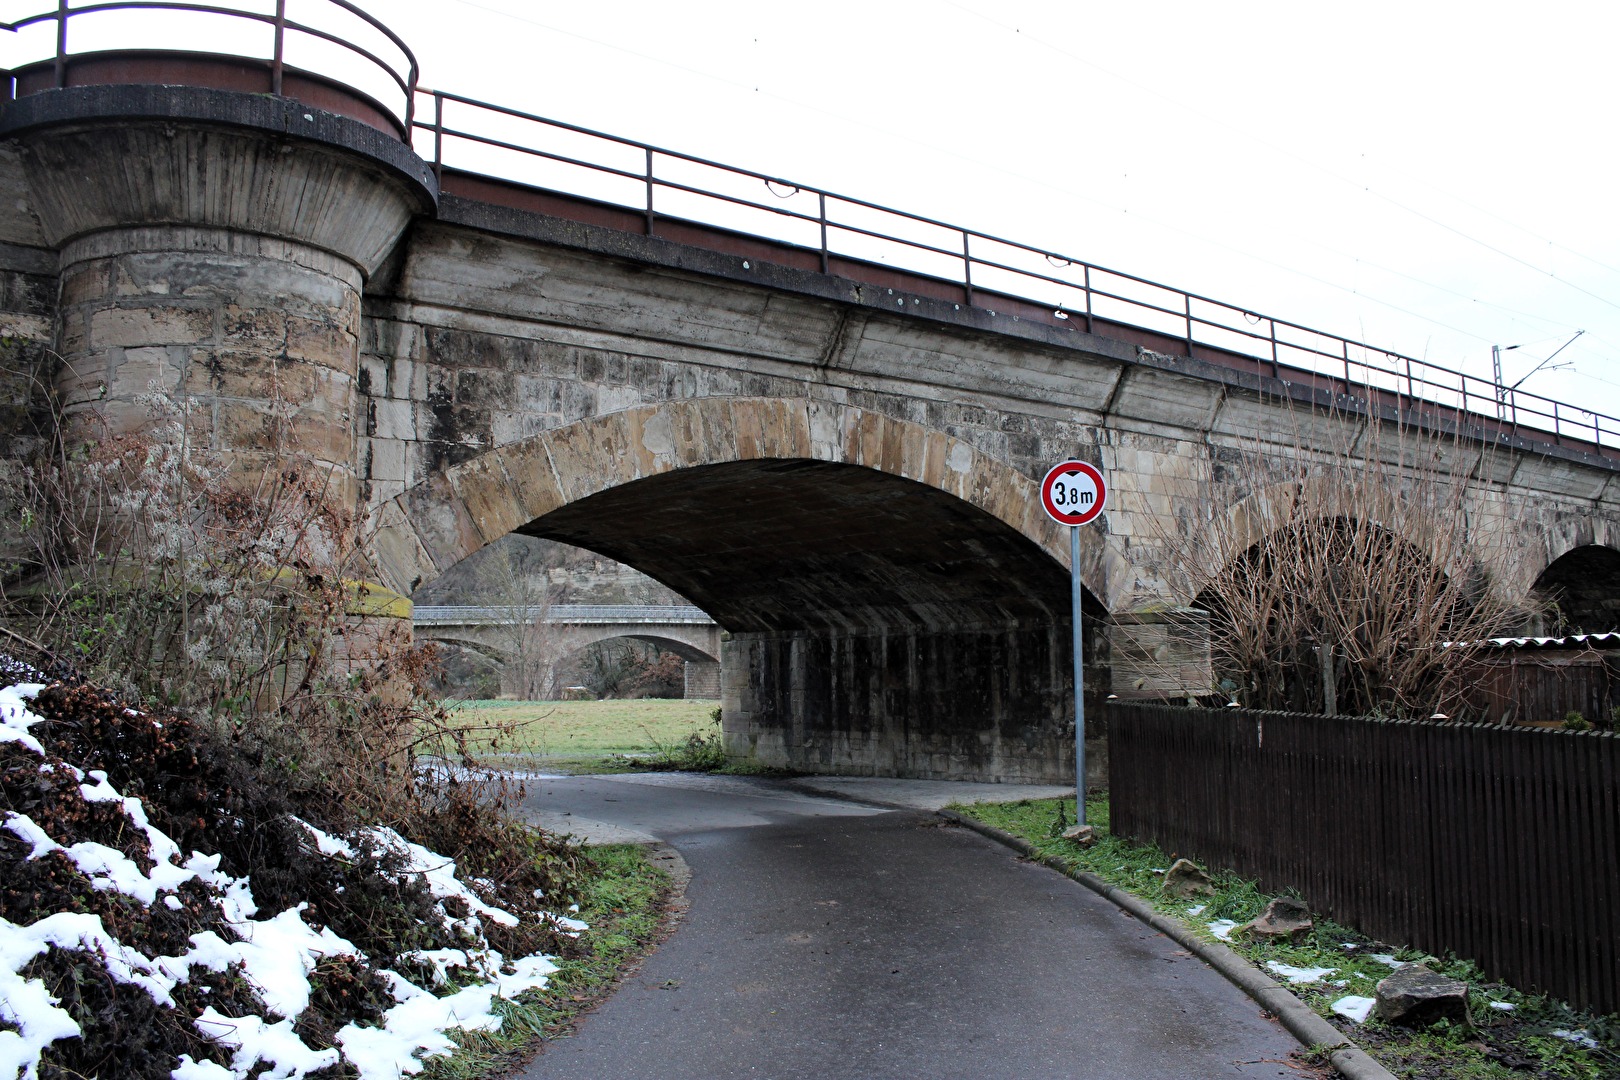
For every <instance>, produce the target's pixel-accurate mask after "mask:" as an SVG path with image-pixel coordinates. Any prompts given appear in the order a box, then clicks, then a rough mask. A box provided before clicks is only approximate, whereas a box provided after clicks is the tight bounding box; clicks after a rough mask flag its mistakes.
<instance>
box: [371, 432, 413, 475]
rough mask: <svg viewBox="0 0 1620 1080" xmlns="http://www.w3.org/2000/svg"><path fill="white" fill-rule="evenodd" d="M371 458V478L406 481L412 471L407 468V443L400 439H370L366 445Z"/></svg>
mask: <svg viewBox="0 0 1620 1080" xmlns="http://www.w3.org/2000/svg"><path fill="white" fill-rule="evenodd" d="M366 452H369V460H371V473H369V479H379V481H405V479H410V473H408V471H407V470H405V444H403V442H400V440H399V439H369V440H368V445H366Z"/></svg>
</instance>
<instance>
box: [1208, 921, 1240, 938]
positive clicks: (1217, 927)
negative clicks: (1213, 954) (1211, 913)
mask: <svg viewBox="0 0 1620 1080" xmlns="http://www.w3.org/2000/svg"><path fill="white" fill-rule="evenodd" d="M1206 925H1207V926H1208V927H1209V932H1210V933H1212V934H1214V935H1215V936H1216V937H1218V938H1220V939H1221V940H1222V941H1231V940H1232V931H1234V930H1236V929H1237V923H1235V922H1233V921H1232V920H1231V919H1216V920H1215V921H1214V922H1212V923H1207V924H1206Z"/></svg>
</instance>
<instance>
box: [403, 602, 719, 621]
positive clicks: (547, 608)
mask: <svg viewBox="0 0 1620 1080" xmlns="http://www.w3.org/2000/svg"><path fill="white" fill-rule="evenodd" d="M411 616H412V619H413V620H414V621H416V622H419V623H420V622H426V623H434V622H436V623H444V624H450V625H468V626H471V625H484V624H499V625H511V624H516V623H525V622H529V621H533V620H535V619H538V618H541V617H543V618H544V619H545V621H546V622H553V623H572V622H599V623H618V624H623V625H634V624H637V623H648V624H662V623H710V624H712V623H713V622H714V619H713V618H711V617H710V615H709V613H708V612H706V611H704V610H703V609H702V608H700V607H697V606H695V605H690V604H685V605H676V604H671V605H667V606H665V605H658V604H550V605H546V604H481V605H480V604H438V605H434V604H421V605H418V606H417V607H416V608H415V609H414V610H413V611H412V613H411Z"/></svg>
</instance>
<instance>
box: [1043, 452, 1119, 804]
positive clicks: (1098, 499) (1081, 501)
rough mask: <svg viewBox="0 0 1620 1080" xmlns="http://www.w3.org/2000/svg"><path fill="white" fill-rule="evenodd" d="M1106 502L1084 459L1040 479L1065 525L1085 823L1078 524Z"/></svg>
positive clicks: (1051, 510) (1049, 509)
mask: <svg viewBox="0 0 1620 1080" xmlns="http://www.w3.org/2000/svg"><path fill="white" fill-rule="evenodd" d="M1107 503H1108V484H1107V483H1106V482H1105V481H1104V480H1103V475H1102V472H1101V470H1099V469H1098V468H1097V467H1096V466H1095V465H1091V464H1088V463H1087V462H1084V461H1065V462H1062V463H1060V464H1057V465H1054V466H1052V468H1051V470H1050V471H1049V472H1047V474H1046V479H1044V480H1042V481H1041V506H1042V507H1043V508H1044V509H1045V510H1046V513H1047V514H1048V516H1050V517H1051V518H1052V520H1054V521H1056V522H1057V523H1058V524H1060V525H1067V526H1069V584H1070V594H1071V600H1072V605H1073V612H1072V618H1071V621H1072V622H1073V624H1074V795H1075V803H1074V805H1075V811H1074V816H1075V824H1076V825H1085V823H1086V695H1085V680H1086V674H1085V671H1086V658H1085V645H1084V641H1085V638H1084V635H1083V627H1082V625H1081V621H1080V620H1081V612H1080V598H1081V593H1082V586H1081V583H1080V526H1082V525H1085V524H1087V523H1088V522H1091V521H1094V520H1096V518H1097V516H1098V515H1099V514H1101V513H1102V512H1103V507H1104V506H1106V505H1107Z"/></svg>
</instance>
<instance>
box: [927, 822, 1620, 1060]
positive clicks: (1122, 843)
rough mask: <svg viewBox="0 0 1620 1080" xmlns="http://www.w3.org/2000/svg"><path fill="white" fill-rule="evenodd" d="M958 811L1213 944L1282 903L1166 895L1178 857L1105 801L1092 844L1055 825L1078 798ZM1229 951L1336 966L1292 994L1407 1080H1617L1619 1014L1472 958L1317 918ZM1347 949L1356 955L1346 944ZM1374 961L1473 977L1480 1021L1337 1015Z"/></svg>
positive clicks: (1369, 977)
mask: <svg viewBox="0 0 1620 1080" xmlns="http://www.w3.org/2000/svg"><path fill="white" fill-rule="evenodd" d="M1060 807H1061V809H1060ZM952 809H953V810H956V811H957V812H959V813H962V814H965V815H968V816H970V817H974V818H977V819H978V820H979V821H982V822H984V823H985V824H987V825H993V826H995V827H996V828H998V829H1001V830H1002V831H1004V832H1008V833H1011V834H1013V835H1014V836H1019V837H1022V838H1023V839H1025V840H1028V841H1029V842H1030V843H1032V844H1033V845H1034V846H1035V848H1036V850H1037V851H1038V852H1039V853H1040V854H1041V855H1043V856H1045V857H1046V858H1049V859H1051V860H1053V861H1055V862H1057V863H1058V864H1060V865H1062V866H1065V867H1067V868H1069V869H1070V870H1073V871H1079V872H1087V873H1092V874H1095V875H1097V876H1098V877H1100V878H1102V879H1103V880H1104V881H1106V882H1108V883H1109V884H1111V885H1116V886H1118V887H1120V888H1123V889H1126V890H1127V891H1129V892H1131V893H1133V894H1135V895H1136V896H1138V897H1140V898H1141V899H1143V900H1146V901H1147V902H1149V903H1150V904H1152V905H1153V906H1154V907H1155V908H1157V909H1158V910H1159V911H1160V912H1162V913H1164V914H1166V915H1170V916H1172V917H1175V918H1178V919H1180V920H1181V921H1182V922H1184V923H1186V924H1187V925H1189V926H1191V927H1192V928H1193V929H1194V930H1195V932H1197V933H1199V934H1201V935H1202V936H1203V937H1205V938H1206V939H1208V940H1210V941H1217V940H1220V939H1219V938H1217V937H1216V935H1215V934H1213V933H1212V932H1211V931H1210V930H1209V927H1208V924H1209V923H1210V922H1212V921H1214V920H1216V919H1231V920H1232V921H1234V922H1236V923H1238V924H1239V925H1241V924H1243V923H1245V922H1247V921H1248V920H1250V919H1252V918H1254V917H1255V916H1256V915H1258V914H1260V911H1261V909H1262V908H1264V907H1265V904H1266V901H1267V900H1268V899H1270V897H1271V896H1272V895H1274V894H1270V893H1266V892H1264V891H1262V890H1261V889H1260V887H1259V886H1258V885H1256V884H1255V883H1254V882H1252V881H1247V880H1245V879H1243V878H1240V877H1238V876H1237V875H1236V874H1233V873H1230V872H1228V871H1223V870H1219V869H1214V870H1211V871H1210V877H1211V878H1212V879H1213V881H1214V884H1215V888H1216V894H1215V895H1214V896H1212V897H1199V898H1197V899H1196V900H1191V901H1187V900H1177V899H1173V898H1171V897H1168V896H1166V895H1165V893H1164V892H1163V890H1162V888H1161V881H1162V875H1163V872H1164V870H1166V869H1167V868H1168V867H1169V866H1170V864H1171V863H1172V862H1174V861H1175V856H1174V855H1173V854H1170V853H1166V852H1164V851H1162V850H1160V849H1159V848H1158V847H1156V846H1154V845H1152V844H1138V843H1134V842H1131V841H1127V840H1124V839H1121V838H1120V837H1117V836H1114V835H1113V834H1112V833H1111V832H1110V831H1109V829H1108V802H1107V799H1106V798H1101V799H1095V800H1090V799H1088V800H1087V802H1086V819H1087V823H1088V824H1090V825H1092V826H1094V828H1095V829H1096V833H1097V835H1098V837H1099V839H1098V841H1097V843H1096V844H1095V845H1094V846H1092V847H1090V848H1082V847H1080V846H1078V845H1077V844H1074V843H1072V842H1071V841H1068V840H1063V839H1061V838H1058V837H1057V836H1056V832H1057V831H1058V830H1056V829H1054V825H1055V824H1056V823H1057V822H1058V821H1059V815H1060V813H1061V815H1062V816H1063V819H1064V820H1066V821H1067V822H1069V823H1072V822H1073V821H1074V800H1073V799H1067V800H1058V799H1032V800H1026V801H1024V802H1016V803H978V804H975V805H972V806H955V807H952ZM1198 905H1203V910H1202V911H1200V912H1199V913H1198V914H1197V915H1194V914H1192V909H1194V908H1196V907H1197V906H1198ZM1226 944H1228V945H1230V946H1231V947H1232V948H1234V949H1236V950H1237V951H1238V952H1240V953H1242V954H1243V955H1244V956H1246V957H1247V958H1248V959H1249V960H1251V961H1253V962H1254V963H1255V964H1257V965H1259V966H1260V967H1261V968H1262V970H1266V972H1267V974H1270V975H1272V976H1273V977H1274V978H1277V981H1279V982H1282V981H1284V980H1283V979H1282V978H1281V977H1280V976H1278V975H1277V974H1276V973H1275V972H1272V971H1270V970H1269V969H1267V968H1266V967H1265V965H1266V962H1267V961H1276V962H1277V963H1280V964H1287V965H1289V966H1290V967H1296V968H1324V967H1325V968H1333V969H1334V970H1333V973H1332V974H1330V975H1327V976H1325V977H1324V980H1325V981H1323V982H1318V983H1313V984H1308V985H1300V986H1290V987H1289V989H1291V990H1292V991H1293V992H1294V993H1295V994H1297V995H1298V996H1299V997H1300V999H1301V1000H1303V1001H1304V1002H1305V1003H1306V1004H1308V1005H1310V1006H1311V1007H1312V1008H1314V1009H1315V1010H1316V1011H1317V1012H1318V1013H1320V1014H1321V1015H1322V1016H1323V1017H1324V1018H1326V1019H1327V1020H1328V1021H1329V1022H1330V1023H1334V1024H1335V1025H1336V1026H1338V1027H1339V1028H1340V1029H1341V1030H1343V1031H1345V1032H1346V1033H1347V1034H1348V1035H1349V1036H1350V1037H1351V1038H1353V1039H1354V1040H1356V1042H1357V1043H1358V1044H1360V1045H1361V1047H1362V1048H1363V1049H1365V1050H1366V1051H1367V1052H1368V1053H1370V1054H1372V1055H1373V1056H1374V1057H1375V1058H1377V1059H1378V1060H1379V1062H1380V1063H1381V1064H1383V1065H1384V1067H1385V1068H1387V1069H1389V1070H1390V1071H1391V1072H1393V1073H1395V1074H1396V1075H1397V1076H1401V1077H1405V1078H1410V1080H1442V1078H1445V1080H1451V1078H1458V1080H1525V1078H1527V1077H1536V1078H1558V1080H1562V1078H1568V1080H1600V1078H1605V1077H1607V1078H1611V1080H1612V1078H1616V1077H1620V1022H1617V1019H1616V1018H1614V1017H1594V1016H1591V1015H1585V1014H1579V1013H1576V1012H1575V1011H1574V1010H1572V1009H1570V1008H1569V1007H1568V1006H1566V1005H1563V1004H1561V1003H1559V1002H1556V1001H1551V1000H1549V999H1547V998H1545V997H1538V996H1534V995H1529V994H1523V993H1520V992H1518V991H1516V990H1514V989H1512V988H1510V987H1507V986H1504V985H1501V984H1499V983H1491V982H1488V981H1486V980H1485V979H1484V977H1483V976H1482V975H1481V973H1480V971H1479V970H1478V969H1477V968H1476V967H1474V966H1473V965H1472V964H1470V963H1468V962H1467V961H1463V960H1458V959H1457V958H1455V957H1444V958H1437V957H1432V956H1424V955H1423V954H1421V953H1418V952H1414V951H1412V950H1410V949H1394V948H1390V947H1388V946H1383V945H1381V944H1380V943H1376V942H1373V941H1371V940H1369V939H1368V938H1367V937H1366V936H1364V935H1362V934H1360V933H1357V932H1356V931H1355V930H1353V929H1350V928H1348V927H1344V926H1339V925H1337V924H1335V923H1332V922H1329V921H1325V920H1319V921H1318V922H1317V923H1316V927H1315V930H1314V931H1313V932H1312V933H1311V934H1310V935H1309V936H1308V937H1307V938H1306V939H1304V940H1302V941H1300V942H1298V943H1295V944H1289V943H1280V944H1279V943H1259V942H1249V941H1245V940H1244V939H1243V938H1241V937H1237V936H1235V937H1234V938H1233V939H1232V940H1231V941H1229V942H1226ZM1347 944H1348V945H1352V946H1354V948H1347V947H1346V945H1347ZM1374 953H1386V954H1393V955H1394V957H1395V958H1396V959H1398V960H1405V961H1427V962H1428V963H1429V966H1430V967H1432V968H1434V969H1435V970H1436V971H1439V972H1440V973H1441V974H1444V975H1448V976H1450V977H1452V978H1457V979H1464V980H1466V981H1467V982H1468V983H1469V986H1470V987H1471V992H1470V995H1469V1011H1470V1013H1471V1015H1472V1019H1473V1023H1472V1025H1471V1026H1470V1025H1460V1024H1459V1025H1449V1024H1446V1023H1445V1022H1444V1021H1442V1022H1440V1023H1438V1024H1436V1025H1434V1026H1432V1027H1430V1028H1428V1029H1427V1030H1423V1031H1412V1030H1408V1029H1405V1028H1400V1027H1395V1026H1393V1025H1389V1024H1384V1023H1381V1022H1379V1021H1377V1020H1370V1021H1369V1022H1368V1023H1366V1024H1363V1025H1354V1024H1350V1023H1349V1022H1347V1021H1345V1020H1344V1019H1343V1018H1341V1017H1339V1016H1337V1015H1336V1014H1335V1013H1333V1011H1332V1010H1331V1008H1330V1006H1331V1004H1332V1003H1333V1002H1334V1001H1336V1000H1338V999H1339V998H1341V997H1343V996H1345V995H1347V994H1356V995H1360V996H1362V997H1373V996H1374V991H1375V987H1376V986H1377V983H1378V980H1379V979H1382V978H1384V977H1385V976H1386V975H1388V974H1389V973H1390V970H1391V969H1390V968H1389V967H1388V966H1387V965H1385V964H1382V963H1380V962H1379V961H1377V960H1374V959H1373V958H1372V954H1374ZM1330 982H1331V983H1337V982H1342V983H1343V984H1344V985H1342V986H1337V985H1330V984H1329V983H1330ZM1492 1001H1501V1002H1507V1003H1509V1004H1511V1005H1513V1006H1514V1008H1513V1010H1512V1011H1511V1012H1502V1011H1498V1010H1496V1009H1493V1008H1491V1006H1490V1004H1489V1003H1490V1002H1492ZM1557 1029H1565V1030H1570V1031H1582V1030H1586V1031H1589V1032H1590V1033H1591V1034H1592V1035H1593V1036H1595V1037H1596V1038H1597V1039H1598V1041H1599V1042H1600V1044H1601V1045H1600V1047H1599V1048H1598V1049H1597V1050H1589V1049H1586V1048H1584V1047H1580V1046H1577V1045H1575V1044H1573V1043H1570V1042H1567V1041H1565V1040H1564V1039H1560V1038H1557V1037H1554V1036H1553V1035H1552V1034H1551V1032H1552V1031H1554V1030H1557Z"/></svg>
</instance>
